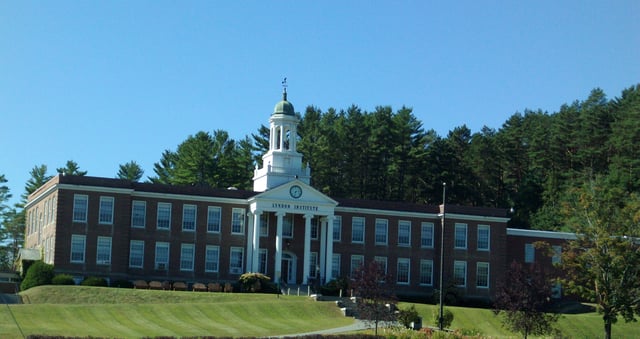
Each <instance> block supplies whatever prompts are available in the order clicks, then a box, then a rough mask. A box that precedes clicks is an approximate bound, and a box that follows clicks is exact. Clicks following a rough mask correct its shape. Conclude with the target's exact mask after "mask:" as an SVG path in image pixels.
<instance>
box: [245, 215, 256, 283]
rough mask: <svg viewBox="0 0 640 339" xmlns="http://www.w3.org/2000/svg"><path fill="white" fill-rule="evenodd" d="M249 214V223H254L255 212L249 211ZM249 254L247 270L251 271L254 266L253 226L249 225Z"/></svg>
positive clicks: (247, 256)
mask: <svg viewBox="0 0 640 339" xmlns="http://www.w3.org/2000/svg"><path fill="white" fill-rule="evenodd" d="M247 216H248V217H249V223H248V224H249V225H253V223H252V221H253V213H247ZM246 248H247V255H246V260H247V265H246V266H245V270H246V271H247V272H251V269H252V267H253V263H252V260H253V250H254V249H253V227H247V246H246Z"/></svg>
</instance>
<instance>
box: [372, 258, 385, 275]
mask: <svg viewBox="0 0 640 339" xmlns="http://www.w3.org/2000/svg"><path fill="white" fill-rule="evenodd" d="M373 261H375V262H376V263H378V265H380V269H382V272H383V273H384V274H385V275H386V274H387V257H373Z"/></svg>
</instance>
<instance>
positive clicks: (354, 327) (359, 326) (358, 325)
mask: <svg viewBox="0 0 640 339" xmlns="http://www.w3.org/2000/svg"><path fill="white" fill-rule="evenodd" d="M367 328H369V327H368V326H367V324H365V322H364V321H362V320H358V319H355V321H354V323H353V324H351V325H347V326H342V327H336V328H328V329H324V330H318V331H313V332H306V333H295V334H287V335H282V336H278V337H297V336H305V335H312V334H337V333H345V332H353V331H359V330H364V329H367Z"/></svg>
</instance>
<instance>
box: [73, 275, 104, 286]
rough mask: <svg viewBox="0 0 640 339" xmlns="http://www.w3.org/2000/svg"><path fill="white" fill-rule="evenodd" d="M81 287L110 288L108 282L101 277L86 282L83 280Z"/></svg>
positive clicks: (91, 278)
mask: <svg viewBox="0 0 640 339" xmlns="http://www.w3.org/2000/svg"><path fill="white" fill-rule="evenodd" d="M80 285H82V286H103V287H107V286H109V284H107V281H106V280H105V279H104V278H100V277H89V278H87V279H85V280H83V281H82V282H81V283H80Z"/></svg>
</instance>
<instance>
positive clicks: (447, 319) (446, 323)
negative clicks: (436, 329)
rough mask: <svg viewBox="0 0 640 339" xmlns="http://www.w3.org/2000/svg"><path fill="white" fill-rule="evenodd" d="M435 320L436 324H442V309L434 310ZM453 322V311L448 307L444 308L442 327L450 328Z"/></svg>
mask: <svg viewBox="0 0 640 339" xmlns="http://www.w3.org/2000/svg"><path fill="white" fill-rule="evenodd" d="M433 322H434V323H435V324H436V326H439V325H440V310H436V311H434V312H433ZM452 322H453V313H451V311H449V310H448V309H446V308H445V309H444V317H443V319H442V327H443V328H449V327H451V323H452Z"/></svg>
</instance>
